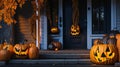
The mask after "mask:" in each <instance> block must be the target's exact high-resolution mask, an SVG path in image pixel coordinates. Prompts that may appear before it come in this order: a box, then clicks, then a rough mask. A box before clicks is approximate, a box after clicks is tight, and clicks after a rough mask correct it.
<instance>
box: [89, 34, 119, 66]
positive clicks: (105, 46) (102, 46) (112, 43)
mask: <svg viewBox="0 0 120 67" xmlns="http://www.w3.org/2000/svg"><path fill="white" fill-rule="evenodd" d="M116 42H117V40H116V36H115V35H114V34H113V33H110V34H109V35H106V36H104V37H103V39H96V40H94V45H93V47H92V48H91V50H90V60H91V61H92V62H93V63H95V64H114V63H115V62H117V61H118V50H117V47H116Z"/></svg>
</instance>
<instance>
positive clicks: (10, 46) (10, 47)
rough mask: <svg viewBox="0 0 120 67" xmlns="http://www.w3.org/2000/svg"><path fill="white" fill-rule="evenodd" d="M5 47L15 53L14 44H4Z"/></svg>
mask: <svg viewBox="0 0 120 67" xmlns="http://www.w3.org/2000/svg"><path fill="white" fill-rule="evenodd" d="M3 49H6V50H8V51H10V52H11V53H14V52H13V45H11V44H7V45H4V46H3Z"/></svg>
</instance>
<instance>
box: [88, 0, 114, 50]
mask: <svg viewBox="0 0 120 67" xmlns="http://www.w3.org/2000/svg"><path fill="white" fill-rule="evenodd" d="M91 1H92V0H87V49H91V47H92V39H97V38H102V37H103V34H94V35H92V2H91ZM114 28H116V0H111V30H113V29H114Z"/></svg>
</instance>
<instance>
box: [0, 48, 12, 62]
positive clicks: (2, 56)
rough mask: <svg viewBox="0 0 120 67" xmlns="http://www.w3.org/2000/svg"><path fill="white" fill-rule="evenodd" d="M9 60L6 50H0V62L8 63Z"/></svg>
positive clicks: (8, 52)
mask: <svg viewBox="0 0 120 67" xmlns="http://www.w3.org/2000/svg"><path fill="white" fill-rule="evenodd" d="M10 58H11V53H10V51H8V50H4V49H2V50H0V61H8V60H10Z"/></svg>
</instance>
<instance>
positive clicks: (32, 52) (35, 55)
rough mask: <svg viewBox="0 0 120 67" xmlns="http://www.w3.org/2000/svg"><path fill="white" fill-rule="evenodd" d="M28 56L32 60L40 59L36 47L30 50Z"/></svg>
mask: <svg viewBox="0 0 120 67" xmlns="http://www.w3.org/2000/svg"><path fill="white" fill-rule="evenodd" d="M28 56H29V58H30V59H36V58H38V57H39V49H38V48H37V47H35V46H32V47H30V48H29V53H28Z"/></svg>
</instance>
